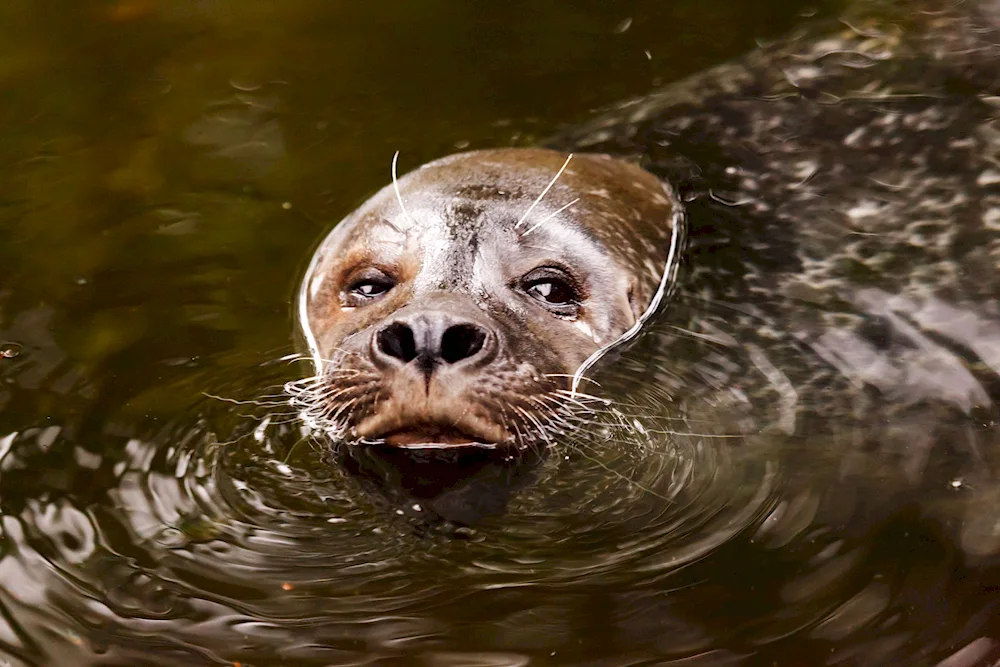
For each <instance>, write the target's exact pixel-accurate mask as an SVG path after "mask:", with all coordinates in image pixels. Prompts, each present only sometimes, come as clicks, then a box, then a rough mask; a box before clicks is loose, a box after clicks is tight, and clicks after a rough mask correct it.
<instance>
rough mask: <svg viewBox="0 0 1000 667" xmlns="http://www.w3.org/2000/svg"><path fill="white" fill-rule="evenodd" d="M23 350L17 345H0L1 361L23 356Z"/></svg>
mask: <svg viewBox="0 0 1000 667" xmlns="http://www.w3.org/2000/svg"><path fill="white" fill-rule="evenodd" d="M23 349H24V348H23V347H22V346H21V345H18V344H17V343H0V359H13V358H14V357H16V356H18V355H19V354H21V350H23Z"/></svg>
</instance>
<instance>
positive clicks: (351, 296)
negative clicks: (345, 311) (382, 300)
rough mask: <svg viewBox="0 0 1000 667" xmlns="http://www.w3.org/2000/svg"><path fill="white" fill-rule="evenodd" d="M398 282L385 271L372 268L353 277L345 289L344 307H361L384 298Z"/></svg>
mask: <svg viewBox="0 0 1000 667" xmlns="http://www.w3.org/2000/svg"><path fill="white" fill-rule="evenodd" d="M395 285H396V281H395V280H393V279H392V278H391V277H390V276H388V275H387V274H386V273H384V272H383V271H380V270H379V269H375V268H371V269H365V270H364V271H362V272H360V273H358V274H356V275H355V276H353V277H352V278H351V279H350V280H349V281H348V283H347V287H345V288H344V305H346V306H360V305H363V304H364V303H367V302H369V301H372V300H373V299H377V298H378V297H380V296H382V295H383V294H385V293H386V292H388V291H389V290H391V289H392V288H393V287H395Z"/></svg>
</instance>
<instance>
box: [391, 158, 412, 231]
mask: <svg viewBox="0 0 1000 667" xmlns="http://www.w3.org/2000/svg"><path fill="white" fill-rule="evenodd" d="M398 160H399V151H396V152H395V153H393V154H392V189H393V191H394V192H395V193H396V201H397V202H399V210H400V211H402V212H403V216H404V217H405V218H406V219H407V220H409V221H410V224H411V225H413V226H414V227H416V226H417V222H416V221H415V220H414V219H413V216H411V215H410V213H409V211H407V210H406V207H405V206H403V195H401V194H400V193H399V179H398V178H396V162H397V161H398ZM383 221H384V222H385V223H386V224H388V225H389V226H390V227H392V228H393V229H395V230H396V231H397V232H399V233H400V234H402V233H403V230H402V229H400V228H399V227H397V226H396V225H395V224H393V222H392V221H391V220H389V219H388V218H383Z"/></svg>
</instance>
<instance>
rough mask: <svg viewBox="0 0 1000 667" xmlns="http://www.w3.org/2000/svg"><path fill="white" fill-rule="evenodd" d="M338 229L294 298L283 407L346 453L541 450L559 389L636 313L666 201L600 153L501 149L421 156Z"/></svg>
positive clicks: (560, 416) (563, 415) (641, 307)
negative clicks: (304, 359)
mask: <svg viewBox="0 0 1000 667" xmlns="http://www.w3.org/2000/svg"><path fill="white" fill-rule="evenodd" d="M394 185H395V187H394V186H393V185H390V186H387V187H386V188H384V189H382V190H381V191H380V192H378V193H377V194H376V195H375V196H373V197H372V198H371V199H369V200H368V201H367V202H365V203H364V204H363V205H362V206H361V207H360V208H358V209H357V210H356V211H354V212H353V213H352V214H350V215H349V216H348V217H347V218H346V219H345V220H344V221H343V222H341V223H340V224H339V225H337V227H336V228H334V230H333V231H332V232H331V233H330V235H329V236H328V237H327V238H326V239H325V240H324V241H323V243H322V244H321V246H320V247H319V249H318V250H317V252H316V254H315V256H314V258H313V260H312V264H311V266H310V268H309V270H308V273H307V275H306V277H305V279H304V282H303V285H302V288H301V293H300V319H301V325H302V330H303V334H304V336H305V338H306V340H307V342H308V345H309V347H310V352H311V354H312V356H313V360H314V364H315V370H316V375H315V376H314V377H313V378H311V379H310V380H308V381H307V382H306V383H305V384H303V385H301V387H304V389H303V391H301V392H299V396H298V400H299V403H300V405H303V406H304V408H305V409H304V410H303V414H304V415H305V416H306V418H307V420H308V421H311V422H312V425H313V426H315V427H318V428H319V429H320V430H323V431H325V432H327V433H329V434H330V435H332V436H334V437H335V438H337V439H341V440H346V441H349V442H383V443H386V444H389V445H392V446H399V447H408V448H418V447H449V446H481V447H495V446H497V445H512V446H514V447H516V448H523V447H527V446H532V445H536V444H542V443H544V442H545V441H548V440H549V439H551V437H552V434H553V433H557V432H560V431H563V430H565V429H571V428H572V427H573V419H572V406H573V405H574V401H575V402H576V403H577V404H578V403H580V400H579V398H577V397H574V396H572V395H571V393H570V392H569V391H567V389H568V387H569V379H570V377H571V376H572V375H573V373H574V372H575V371H576V370H577V368H578V367H579V366H580V364H581V363H583V362H584V361H585V360H586V359H587V358H588V357H589V356H590V355H591V354H593V353H594V352H595V351H596V350H598V349H599V348H601V347H602V346H605V345H607V344H608V343H611V342H613V341H614V340H615V339H616V338H617V337H618V336H620V335H621V334H622V333H623V332H625V331H626V330H628V329H629V327H631V326H632V325H633V324H634V323H635V322H636V321H637V318H639V317H640V316H641V314H642V313H643V312H644V311H645V309H646V307H647V305H648V303H649V301H650V299H651V298H652V296H653V295H654V293H655V292H656V290H657V288H658V287H659V285H660V282H661V278H662V276H663V272H664V264H665V261H666V257H667V253H668V246H669V241H670V238H671V226H672V225H673V224H674V222H673V220H674V215H673V214H674V212H675V210H676V209H677V203H676V201H675V199H674V198H673V197H672V195H671V194H670V192H669V190H667V189H666V188H665V187H664V185H663V184H661V182H660V181H659V180H658V179H657V178H656V177H654V176H652V175H651V174H649V173H647V172H645V171H643V170H642V169H640V168H639V167H637V166H634V165H632V164H629V163H626V162H623V161H620V160H616V159H613V158H610V157H607V156H602V155H576V156H572V158H570V156H568V155H567V154H565V153H559V152H556V151H549V150H543V149H500V150H487V151H475V152H469V153H463V154H458V155H453V156H450V157H446V158H443V159H441V160H437V161H435V162H431V163H429V164H427V165H425V166H423V167H421V168H419V169H417V170H416V171H414V172H412V173H410V174H408V175H407V176H405V177H404V178H402V179H400V180H399V181H398V184H394Z"/></svg>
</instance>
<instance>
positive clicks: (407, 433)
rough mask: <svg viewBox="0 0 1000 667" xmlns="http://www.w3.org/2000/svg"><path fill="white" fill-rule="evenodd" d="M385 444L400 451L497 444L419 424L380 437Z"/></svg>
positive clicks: (447, 429)
mask: <svg viewBox="0 0 1000 667" xmlns="http://www.w3.org/2000/svg"><path fill="white" fill-rule="evenodd" d="M381 439H382V440H385V444H387V445H390V446H392V447H399V448H400V449H448V448H453V447H478V448H480V449H495V448H496V446H497V443H495V442H484V440H485V438H483V437H482V436H480V435H476V434H473V433H467V432H464V431H461V430H458V429H455V428H452V427H448V426H441V425H434V424H421V425H418V426H413V427H410V428H401V429H398V430H395V431H393V432H391V433H387V434H385V435H383V436H382V438H381Z"/></svg>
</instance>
